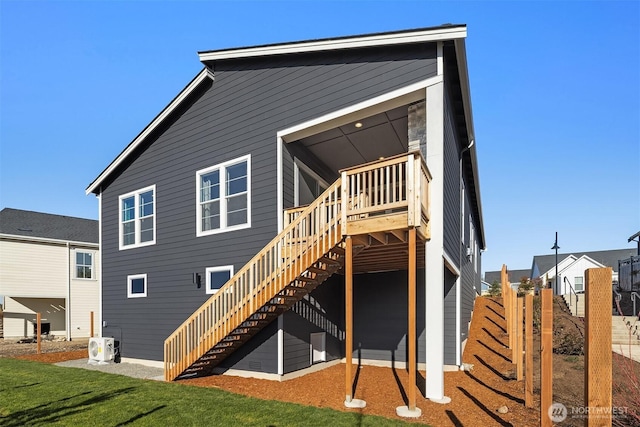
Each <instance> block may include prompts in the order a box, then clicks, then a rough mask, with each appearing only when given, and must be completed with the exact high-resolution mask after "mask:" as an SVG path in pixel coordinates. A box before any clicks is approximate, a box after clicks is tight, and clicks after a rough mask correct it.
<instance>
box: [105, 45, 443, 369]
mask: <svg viewBox="0 0 640 427" xmlns="http://www.w3.org/2000/svg"><path fill="white" fill-rule="evenodd" d="M354 52H355V53H354ZM354 52H351V53H350V55H348V56H347V55H343V54H342V53H324V54H318V55H314V56H306V55H300V56H295V57H294V56H287V57H286V58H284V59H283V58H277V57H276V58H263V59H256V60H253V61H225V62H222V63H220V64H214V66H213V68H214V72H215V81H214V82H213V84H211V85H209V86H206V85H205V86H203V87H202V88H201V90H200V91H199V92H198V93H197V96H194V97H193V99H192V100H191V103H190V105H189V106H188V108H185V109H184V111H181V112H180V114H177V115H176V116H175V117H174V118H173V120H172V121H171V123H169V124H168V125H166V126H165V128H163V129H162V131H161V132H158V134H157V135H156V136H155V139H154V140H153V141H152V143H149V144H147V146H146V147H144V149H141V150H139V153H138V155H137V156H136V157H135V158H132V159H131V161H130V162H129V164H128V165H127V167H126V168H123V169H122V170H121V171H120V173H119V174H118V176H117V177H116V178H115V179H114V180H113V181H112V182H110V183H107V184H108V185H105V186H104V188H103V196H102V209H103V211H102V232H103V236H102V238H103V240H102V244H103V268H104V272H103V319H104V320H105V321H106V322H107V328H106V329H105V331H104V332H105V333H106V334H113V335H118V334H120V335H121V339H122V345H123V348H122V356H123V357H133V358H142V359H151V360H162V357H163V352H162V343H163V341H164V339H165V338H166V337H167V336H168V335H169V334H170V333H171V332H172V331H173V330H174V329H175V328H176V327H177V326H178V325H179V324H180V323H182V321H183V320H184V319H186V318H187V317H188V316H189V315H190V314H191V313H192V312H193V311H194V310H195V309H196V308H197V307H198V306H199V305H200V304H202V302H203V301H205V300H206V299H207V295H206V294H205V289H204V286H203V287H202V288H200V289H198V288H197V287H196V286H195V285H193V284H192V283H191V277H192V273H194V272H198V273H200V274H202V275H204V271H205V268H207V267H215V266H220V265H234V267H235V269H236V271H237V270H239V269H240V268H241V267H242V266H243V264H244V263H245V262H246V261H247V260H248V259H249V258H251V257H252V256H253V255H254V254H256V253H257V252H258V251H259V250H260V249H261V248H262V247H263V246H264V245H265V243H267V242H268V241H269V240H270V239H271V238H273V237H274V236H275V234H276V231H277V218H278V216H279V215H281V213H280V212H277V210H276V209H277V203H276V202H277V201H276V198H275V195H276V194H277V191H276V179H277V176H276V163H277V161H276V152H277V150H276V132H277V131H278V130H281V129H284V128H287V127H289V126H291V125H293V124H296V123H300V122H303V121H307V120H309V119H312V118H315V117H319V116H321V115H324V114H327V113H329V112H332V111H335V110H337V109H339V108H344V107H346V106H349V105H353V104H355V103H357V102H360V101H363V100H365V99H369V98H371V97H374V96H378V95H380V94H383V93H386V92H389V91H391V90H394V89H397V88H399V87H402V86H406V85H408V84H411V83H414V82H416V81H419V80H424V79H426V78H428V77H430V76H433V75H435V72H436V60H435V48H434V47H433V46H427V47H410V48H401V49H394V50H391V49H381V50H370V49H362V50H360V51H354ZM141 127H142V124H141ZM247 154H250V155H251V165H252V167H251V191H252V197H251V202H252V215H251V228H250V229H245V230H238V231H234V232H229V233H222V234H215V235H210V236H206V237H199V238H197V237H196V224H195V218H196V212H195V209H196V194H195V193H196V192H195V173H196V171H197V170H200V169H203V168H206V167H210V166H213V165H216V164H219V163H221V162H225V161H227V160H231V159H234V158H237V157H240V156H244V155H247ZM291 162H292V159H291V157H290V156H284V162H283V163H284V164H283V166H284V168H283V170H284V173H285V174H286V175H287V177H286V178H285V185H286V188H284V190H285V191H284V195H285V199H284V203H285V206H286V205H290V204H291V203H292V202H293V194H292V186H293V185H292V184H293V179H292V175H293V168H292V164H291ZM149 185H156V226H157V231H156V244H155V245H153V246H147V247H143V248H136V249H129V250H124V251H119V250H118V196H119V195H121V194H125V193H128V192H130V191H134V190H137V189H140V188H144V187H146V186H149ZM143 273H144V274H147V275H148V296H147V297H146V298H134V299H128V298H127V290H126V278H127V275H130V274H143ZM267 341H269V342H271V341H270V340H267ZM248 345H250V344H248Z"/></svg>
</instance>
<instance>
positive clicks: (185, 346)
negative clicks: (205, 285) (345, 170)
mask: <svg viewBox="0 0 640 427" xmlns="http://www.w3.org/2000/svg"><path fill="white" fill-rule="evenodd" d="M339 198H340V180H338V181H336V182H335V183H334V184H332V185H331V186H330V187H329V188H328V189H327V190H326V191H325V192H324V193H323V194H322V195H321V196H320V197H319V198H318V199H317V200H316V201H315V202H314V203H312V204H311V205H309V206H308V207H307V208H305V210H304V211H302V212H301V213H300V214H299V215H298V216H297V218H296V219H295V220H293V221H292V222H291V224H289V225H288V226H287V227H286V228H285V229H284V230H283V231H282V232H281V233H280V234H279V235H278V236H276V237H275V238H274V239H273V240H272V241H271V242H270V243H269V244H267V246H265V248H264V249H262V250H261V251H260V252H259V253H258V254H257V255H256V256H255V257H253V258H252V259H251V260H250V261H249V262H248V263H247V264H246V265H245V266H244V267H243V268H242V269H240V270H239V271H238V272H237V273H236V274H235V275H234V276H233V277H232V278H231V279H230V280H229V281H228V282H227V283H226V284H225V285H224V286H223V287H222V288H220V289H219V290H218V291H217V292H216V293H215V294H214V295H213V296H211V298H209V300H207V301H206V302H205V303H204V304H203V305H202V306H200V308H199V309H198V310H196V311H195V312H194V314H192V315H191V316H190V317H189V318H188V319H187V320H186V321H185V322H183V323H182V325H180V326H179V327H178V328H177V329H176V330H175V331H174V333H173V334H171V336H169V337H168V338H167V339H166V340H165V344H164V363H165V365H164V371H165V379H166V380H167V381H171V380H174V379H176V378H179V377H189V376H196V375H203V374H205V375H206V374H208V373H209V372H210V370H211V369H212V368H213V367H215V365H217V364H218V363H219V362H220V361H222V359H223V358H224V357H226V356H227V355H228V354H230V353H231V352H232V351H234V350H235V349H236V348H237V347H239V346H240V345H241V344H243V343H244V342H246V341H247V340H248V339H249V338H251V336H253V335H254V334H255V333H256V332H257V331H258V330H260V329H261V328H262V327H264V326H266V325H267V324H268V323H269V322H271V321H272V320H273V318H275V317H277V316H278V315H279V314H281V313H282V312H284V311H285V310H286V309H288V308H289V307H290V306H291V305H293V304H294V303H295V302H296V301H298V300H299V299H301V298H302V297H303V296H304V295H306V294H307V293H309V292H310V291H311V290H313V289H314V288H315V287H316V286H318V285H319V284H320V283H322V282H323V281H324V280H326V279H327V278H328V277H329V276H330V275H331V274H333V273H334V272H335V271H337V270H338V269H339V268H340V267H341V265H342V254H343V253H344V249H342V248H341V247H340V245H339V244H340V242H341V241H342V232H341V230H340V225H339V221H338V219H339V218H340V207H341V205H340V203H339ZM341 252H342V253H341Z"/></svg>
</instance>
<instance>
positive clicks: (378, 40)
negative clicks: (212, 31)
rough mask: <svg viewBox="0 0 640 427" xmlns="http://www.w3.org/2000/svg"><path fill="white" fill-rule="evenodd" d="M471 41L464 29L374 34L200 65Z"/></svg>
mask: <svg viewBox="0 0 640 427" xmlns="http://www.w3.org/2000/svg"><path fill="white" fill-rule="evenodd" d="M465 37H467V28H466V27H464V26H455V27H443V28H435V29H430V30H417V31H407V32H401V33H390V34H372V35H368V36H361V37H346V38H339V39H325V40H313V41H308V42H298V43H289V44H276V45H267V46H256V47H247V48H239V49H228V50H218V51H211V52H200V53H198V56H199V57H200V61H202V62H206V61H216V60H224V59H239V58H253V57H260V56H270V55H285V54H291V53H311V52H323V51H330V50H339V49H353V48H362V47H379V46H392V45H398V44H410V43H427V42H435V41H441V40H457V39H464V38H465Z"/></svg>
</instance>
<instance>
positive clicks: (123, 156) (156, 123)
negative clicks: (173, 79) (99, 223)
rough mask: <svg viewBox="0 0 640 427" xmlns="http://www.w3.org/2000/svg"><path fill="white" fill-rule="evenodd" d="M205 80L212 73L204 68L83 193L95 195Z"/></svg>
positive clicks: (211, 77) (210, 76)
mask: <svg viewBox="0 0 640 427" xmlns="http://www.w3.org/2000/svg"><path fill="white" fill-rule="evenodd" d="M207 78H209V79H211V80H213V73H212V71H211V70H210V69H209V68H207V67H205V68H203V69H202V70H201V71H200V72H199V73H198V75H197V76H196V77H195V78H194V79H193V80H191V82H190V83H189V84H188V85H187V86H186V87H185V88H184V89H182V91H181V92H180V93H179V94H178V96H176V97H175V98H174V99H173V101H171V102H170V103H169V105H167V106H166V107H165V108H164V110H162V112H160V114H158V115H157V116H156V118H155V119H153V121H152V122H151V123H149V125H147V127H146V128H144V130H143V131H142V132H140V134H139V135H138V136H136V137H135V139H134V140H133V141H131V143H129V145H128V146H127V148H125V149H124V151H123V152H122V153H120V155H119V156H118V157H116V159H115V160H114V161H113V162H111V164H110V165H109V166H107V168H106V169H105V170H104V171H103V172H102V173H101V174H100V175H99V176H98V177H97V178H96V179H94V180H93V182H92V183H91V184H89V186H88V187H87V189H86V190H85V193H86V194H87V195H88V194H91V193H95V192H96V189H98V188H99V187H100V184H101V183H102V181H103V180H104V179H105V178H106V177H107V176H109V175H110V174H111V173H112V172H113V171H114V170H115V169H116V168H117V167H118V166H119V165H120V164H121V163H122V162H123V161H124V159H126V158H127V157H128V156H129V155H130V154H131V153H132V152H133V151H134V150H135V149H136V148H137V147H138V146H139V145H140V144H141V143H142V141H144V140H145V138H146V137H147V136H149V134H150V133H151V132H153V131H154V130H155V128H157V127H158V126H159V125H160V124H161V123H162V122H163V121H164V120H165V119H166V118H167V117H168V116H169V115H170V114H171V113H172V112H173V111H174V110H175V109H176V108H178V107H179V106H180V104H182V102H183V101H184V100H185V99H186V98H187V97H188V96H189V95H190V94H191V92H193V91H194V90H195V89H196V88H197V87H198V86H199V85H200V83H202V82H203V81H204V80H205V79H207Z"/></svg>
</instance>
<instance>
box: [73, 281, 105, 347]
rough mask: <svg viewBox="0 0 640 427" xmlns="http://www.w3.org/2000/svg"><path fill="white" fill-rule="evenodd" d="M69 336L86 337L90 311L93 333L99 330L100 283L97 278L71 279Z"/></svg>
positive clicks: (88, 328) (88, 333) (88, 329)
mask: <svg viewBox="0 0 640 427" xmlns="http://www.w3.org/2000/svg"><path fill="white" fill-rule="evenodd" d="M69 305H70V307H71V311H70V314H71V319H70V321H71V324H70V325H69V326H70V335H71V338H72V339H73V338H87V337H89V336H90V334H91V312H93V313H94V314H93V319H94V334H95V335H97V333H98V331H99V325H98V321H99V314H100V285H99V283H98V281H97V280H72V281H71V302H70V304H69Z"/></svg>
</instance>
